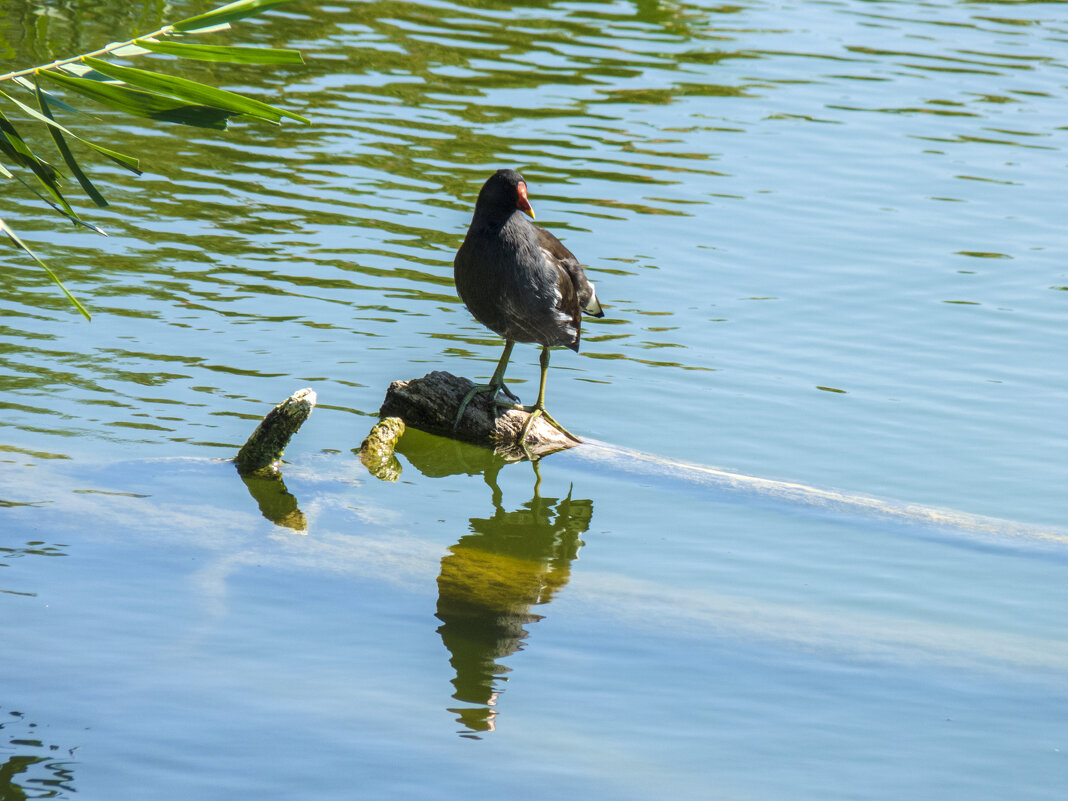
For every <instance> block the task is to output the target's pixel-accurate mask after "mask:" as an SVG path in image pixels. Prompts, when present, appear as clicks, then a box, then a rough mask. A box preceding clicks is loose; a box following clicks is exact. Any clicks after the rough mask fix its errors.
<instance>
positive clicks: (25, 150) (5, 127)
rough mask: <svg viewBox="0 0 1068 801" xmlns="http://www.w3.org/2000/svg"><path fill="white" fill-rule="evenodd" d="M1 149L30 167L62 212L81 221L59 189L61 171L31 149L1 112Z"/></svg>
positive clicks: (13, 158)
mask: <svg viewBox="0 0 1068 801" xmlns="http://www.w3.org/2000/svg"><path fill="white" fill-rule="evenodd" d="M0 150H2V151H4V153H5V154H6V155H7V156H8V158H10V159H12V160H13V161H14V162H15V163H16V164H21V165H22V166H23V167H27V168H29V169H30V170H31V171H32V172H33V174H34V175H35V176H37V180H38V181H40V182H41V185H42V186H43V187H44V188H45V191H47V192H48V194H49V195H50V196H51V198H52V200H53V201H55V203H56V204H57V205H58V207H59V208H60V209H61V210H62V212H63V213H64V214H66V215H67V216H68V217H70V218H71V219H72V220H75V221H79V218H78V215H77V214H75V213H74V209H72V208H71V207H70V204H69V203H67V201H66V200H65V199H64V198H63V195H62V194H61V193H60V191H59V172H58V171H57V170H56V168H55V167H53V166H52V165H51V164H49V163H48V162H47V161H45V160H44V159H40V158H38V157H37V155H36V154H35V153H34V152H33V151H32V150H30V148H29V145H27V144H26V143H25V142H24V141H23V140H22V137H21V136H19V132H18V131H16V130H15V126H14V125H12V124H11V122H10V121H9V120H8V118H7V117H5V116H4V115H3V114H0Z"/></svg>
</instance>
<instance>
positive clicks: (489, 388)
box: [452, 381, 523, 431]
mask: <svg viewBox="0 0 1068 801" xmlns="http://www.w3.org/2000/svg"><path fill="white" fill-rule="evenodd" d="M480 392H492V393H493V405H494V406H507V407H508V408H511V409H514V408H523V407H521V406H519V407H517V406H516V405H515V404H517V403H519V396H518V395H516V394H515V393H514V392H512V390H510V389H508V387H506V386H505V385H504V382H503V381H502V382H501V383H500V384H475V386H473V387H471V389H469V390H468V391H467V394H466V395H464V399H463V400H462V401H460V410H459V411H458V412H456V419H455V420H454V421H453V423H452V430H453V431H455V430H456V429H457V428H459V427H460V421H461V420H462V419H463V416H464V412H466V411H467V405H468V404H469V403H470V402H471V400H472V399H473V398H474V397H475V395H478V394H479V393H480ZM502 392H503V393H504V394H505V395H507V396H508V397H509V398H511V399H512V401H514V403H511V402H509V401H503V400H501V399H500V398H498V397H497V396H498V395H499V394H501V393H502Z"/></svg>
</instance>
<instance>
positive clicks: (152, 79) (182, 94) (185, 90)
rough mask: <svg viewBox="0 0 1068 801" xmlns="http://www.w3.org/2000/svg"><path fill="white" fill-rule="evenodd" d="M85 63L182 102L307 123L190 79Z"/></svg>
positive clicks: (87, 60) (98, 62)
mask: <svg viewBox="0 0 1068 801" xmlns="http://www.w3.org/2000/svg"><path fill="white" fill-rule="evenodd" d="M82 61H83V62H84V63H85V64H87V65H88V66H90V67H92V68H93V69H94V70H96V71H97V72H101V73H103V74H104V75H108V76H110V77H112V78H115V79H117V80H120V81H123V82H125V83H128V84H130V85H131V86H136V87H138V88H139V89H144V90H146V91H149V92H155V93H157V94H161V95H170V96H172V97H177V98H179V99H180V100H188V101H190V102H192V103H200V104H202V105H205V106H212V107H214V108H221V109H226V110H227V111H231V112H233V113H235V114H248V115H249V116H252V117H257V118H259V119H261V120H266V121H267V122H271V123H275V124H277V123H278V122H279V121H280V120H281V118H282V117H289V118H291V119H294V120H297V121H298V122H308V120H307V119H305V118H304V117H301V116H300V115H299V114H294V113H293V112H291V111H286V110H285V109H280V108H275V107H274V106H270V105H268V104H267V103H261V102H260V101H259V100H253V99H252V98H249V97H244V96H242V95H239V94H237V93H235V92H228V91H226V90H225V89H216V88H215V87H214V86H208V85H207V84H203V83H197V82H196V81H191V80H189V79H188V78H179V77H177V76H175V75H161V74H160V73H158V72H149V71H148V70H140V69H137V68H135V67H120V66H119V65H118V64H111V63H109V62H107V61H101V60H100V59H98V58H91V57H89V56H86V57H85V58H83V59H82Z"/></svg>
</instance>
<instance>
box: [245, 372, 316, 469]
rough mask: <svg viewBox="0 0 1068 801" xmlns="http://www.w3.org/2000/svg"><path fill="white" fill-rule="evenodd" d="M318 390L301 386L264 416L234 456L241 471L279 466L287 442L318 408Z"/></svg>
mask: <svg viewBox="0 0 1068 801" xmlns="http://www.w3.org/2000/svg"><path fill="white" fill-rule="evenodd" d="M315 401H316V396H315V391H314V390H312V389H310V388H306V389H300V390H297V391H296V392H294V393H293V394H292V395H290V396H289V397H288V398H286V399H285V400H284V401H282V402H281V403H279V404H278V405H277V406H275V407H274V408H273V409H271V411H269V412H268V413H267V416H266V417H264V418H263V420H262V421H261V422H260V424H259V425H258V426H256V430H255V431H253V432H252V436H251V437H249V438H248V442H246V443H245V444H244V445H243V446H242V448H241V450H240V451H239V452H238V454H237V456H236V458H235V459H234V464H236V465H237V469H238V471H239V472H240V473H241V474H242V475H249V474H264V473H267V474H270V473H272V472H275V471H276V470H277V465H278V462H279V461H281V459H282V454H283V453H285V449H286V445H288V444H289V440H290V439H291V438H292V437H293V435H294V434H296V433H297V431H299V430H300V427H301V426H302V425H303V424H304V421H305V420H307V419H308V416H309V415H310V414H311V413H312V409H314V408H315Z"/></svg>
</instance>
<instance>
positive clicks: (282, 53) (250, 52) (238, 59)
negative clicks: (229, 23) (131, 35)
mask: <svg viewBox="0 0 1068 801" xmlns="http://www.w3.org/2000/svg"><path fill="white" fill-rule="evenodd" d="M134 44H136V45H138V46H139V47H143V48H144V49H145V50H150V51H152V52H153V53H159V54H161V55H167V56H177V57H178V58H189V59H193V60H195V61H224V62H227V63H230V64H303V63H304V57H303V56H302V55H301V54H300V51H299V50H283V49H279V48H273V47H233V46H229V45H202V44H185V43H182V42H169V41H166V40H163V41H160V40H157V39H134Z"/></svg>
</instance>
